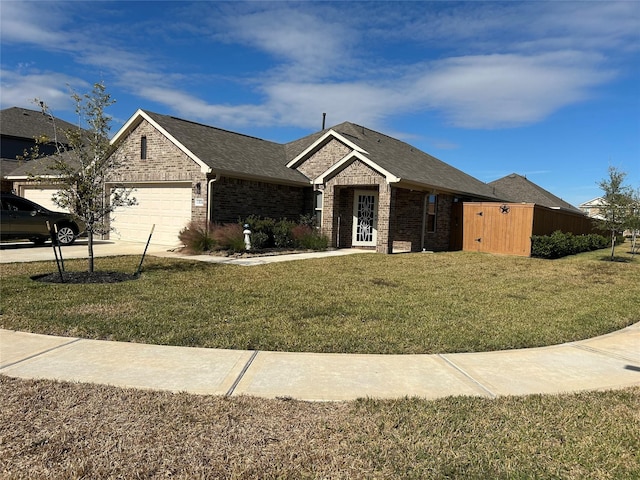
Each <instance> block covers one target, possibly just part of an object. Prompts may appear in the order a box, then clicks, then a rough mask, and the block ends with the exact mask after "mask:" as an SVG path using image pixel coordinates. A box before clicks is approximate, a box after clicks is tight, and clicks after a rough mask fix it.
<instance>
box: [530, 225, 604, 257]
mask: <svg viewBox="0 0 640 480" xmlns="http://www.w3.org/2000/svg"><path fill="white" fill-rule="evenodd" d="M608 246H609V240H607V238H606V237H603V236H602V235H598V234H595V233H590V234H588V235H574V234H573V233H571V232H569V233H564V232H561V231H560V230H556V231H555V232H553V233H552V234H551V235H534V236H532V237H531V256H532V257H536V258H560V257H566V256H567V255H575V254H576V253H581V252H589V251H591V250H599V249H601V248H606V247H608Z"/></svg>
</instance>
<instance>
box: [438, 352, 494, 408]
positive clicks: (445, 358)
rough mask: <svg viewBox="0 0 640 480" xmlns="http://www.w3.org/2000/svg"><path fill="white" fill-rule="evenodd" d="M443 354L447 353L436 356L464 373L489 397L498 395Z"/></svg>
mask: <svg viewBox="0 0 640 480" xmlns="http://www.w3.org/2000/svg"><path fill="white" fill-rule="evenodd" d="M444 355H448V354H446V353H439V354H438V357H440V358H441V359H443V360H444V361H445V362H447V363H448V364H449V365H450V366H451V367H453V368H454V369H455V370H457V371H458V372H460V373H461V374H462V375H464V376H465V377H467V378H468V379H469V380H471V381H472V382H473V383H475V384H476V385H478V386H479V387H480V388H481V389H482V390H484V391H485V392H487V393H488V394H489V396H490V397H491V398H497V397H498V395H496V394H495V393H493V392H492V391H491V390H489V389H488V388H487V387H485V386H484V385H483V384H482V383H480V382H479V381H478V380H476V379H475V378H473V377H472V376H471V375H469V374H468V373H467V372H466V371H464V370H463V369H462V368H460V367H459V366H458V365H456V364H455V363H453V362H452V361H451V360H449V359H448V358H447V357H445V356H444Z"/></svg>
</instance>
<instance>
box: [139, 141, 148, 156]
mask: <svg viewBox="0 0 640 480" xmlns="http://www.w3.org/2000/svg"><path fill="white" fill-rule="evenodd" d="M140 159H141V160H146V159H147V137H145V136H142V137H141V138H140Z"/></svg>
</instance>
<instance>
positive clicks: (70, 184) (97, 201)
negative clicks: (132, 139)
mask: <svg viewBox="0 0 640 480" xmlns="http://www.w3.org/2000/svg"><path fill="white" fill-rule="evenodd" d="M71 97H72V98H73V100H74V102H75V111H76V114H77V115H78V127H77V128H75V129H70V130H66V131H65V132H64V133H65V135H66V136H67V139H68V144H64V145H63V144H61V143H59V142H58V141H57V139H54V142H55V144H56V146H57V152H56V153H55V154H54V155H53V156H52V161H51V163H50V165H49V166H48V170H49V172H48V173H47V176H46V178H47V179H48V181H51V180H50V178H51V176H53V177H54V178H55V181H56V186H57V187H58V192H57V193H55V194H54V195H53V201H54V203H55V204H56V205H58V206H59V207H61V208H65V209H68V210H69V211H70V212H72V214H73V216H74V217H76V218H77V219H79V220H81V221H82V222H84V224H85V225H86V232H87V238H88V243H87V245H88V260H89V264H88V271H89V272H93V271H94V253H93V239H94V235H100V234H103V233H106V232H108V231H109V228H108V226H107V225H108V220H109V216H110V214H111V212H113V210H114V209H115V208H118V207H123V206H131V205H135V204H136V200H135V198H133V197H132V196H131V193H132V190H131V189H128V188H125V187H123V186H118V187H116V188H113V189H112V190H111V192H110V197H109V198H108V199H107V198H105V181H106V180H107V179H108V176H109V173H110V172H113V171H114V170H116V169H118V168H119V167H120V166H121V165H120V162H119V161H118V160H117V158H116V156H114V155H111V153H112V147H111V144H110V142H109V131H110V130H111V126H110V123H111V117H110V116H108V115H107V114H106V113H105V110H106V108H108V107H109V106H111V105H113V104H114V103H115V100H112V99H111V96H110V94H109V93H107V91H106V88H105V85H104V83H102V82H101V83H96V84H94V85H93V89H92V91H91V92H90V93H86V94H83V95H79V94H77V93H75V92H74V93H72V95H71ZM36 101H37V102H38V103H39V104H40V106H41V108H42V111H43V113H44V114H47V115H49V116H51V118H52V119H53V121H54V125H55V119H54V117H53V115H51V113H50V112H49V109H48V107H47V105H46V104H45V103H44V102H41V101H38V100H36ZM54 131H55V130H54ZM44 178H45V177H44V176H43V175H39V176H36V180H39V181H43V180H44Z"/></svg>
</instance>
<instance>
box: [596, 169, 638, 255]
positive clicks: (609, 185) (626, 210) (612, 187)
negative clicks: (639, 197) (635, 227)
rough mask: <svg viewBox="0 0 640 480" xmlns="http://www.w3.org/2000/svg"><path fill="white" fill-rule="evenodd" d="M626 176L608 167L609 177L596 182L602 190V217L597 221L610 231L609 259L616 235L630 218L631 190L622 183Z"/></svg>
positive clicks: (613, 252)
mask: <svg viewBox="0 0 640 480" xmlns="http://www.w3.org/2000/svg"><path fill="white" fill-rule="evenodd" d="M626 176H627V174H626V173H625V172H621V171H620V170H618V169H617V168H616V167H609V178H607V179H603V180H601V181H600V182H599V183H598V185H599V186H600V188H601V189H602V191H603V192H604V195H603V197H602V198H603V199H604V205H603V206H602V208H601V209H600V215H601V216H602V217H603V218H602V220H600V221H599V223H600V226H601V228H602V229H604V230H606V231H608V232H611V260H613V259H614V257H615V249H616V236H617V234H618V233H619V232H622V231H623V230H624V229H625V228H626V227H627V226H628V225H629V222H630V218H631V217H630V212H631V208H630V206H631V203H632V200H631V198H632V190H631V188H630V187H629V186H627V185H624V179H625V177H626Z"/></svg>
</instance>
